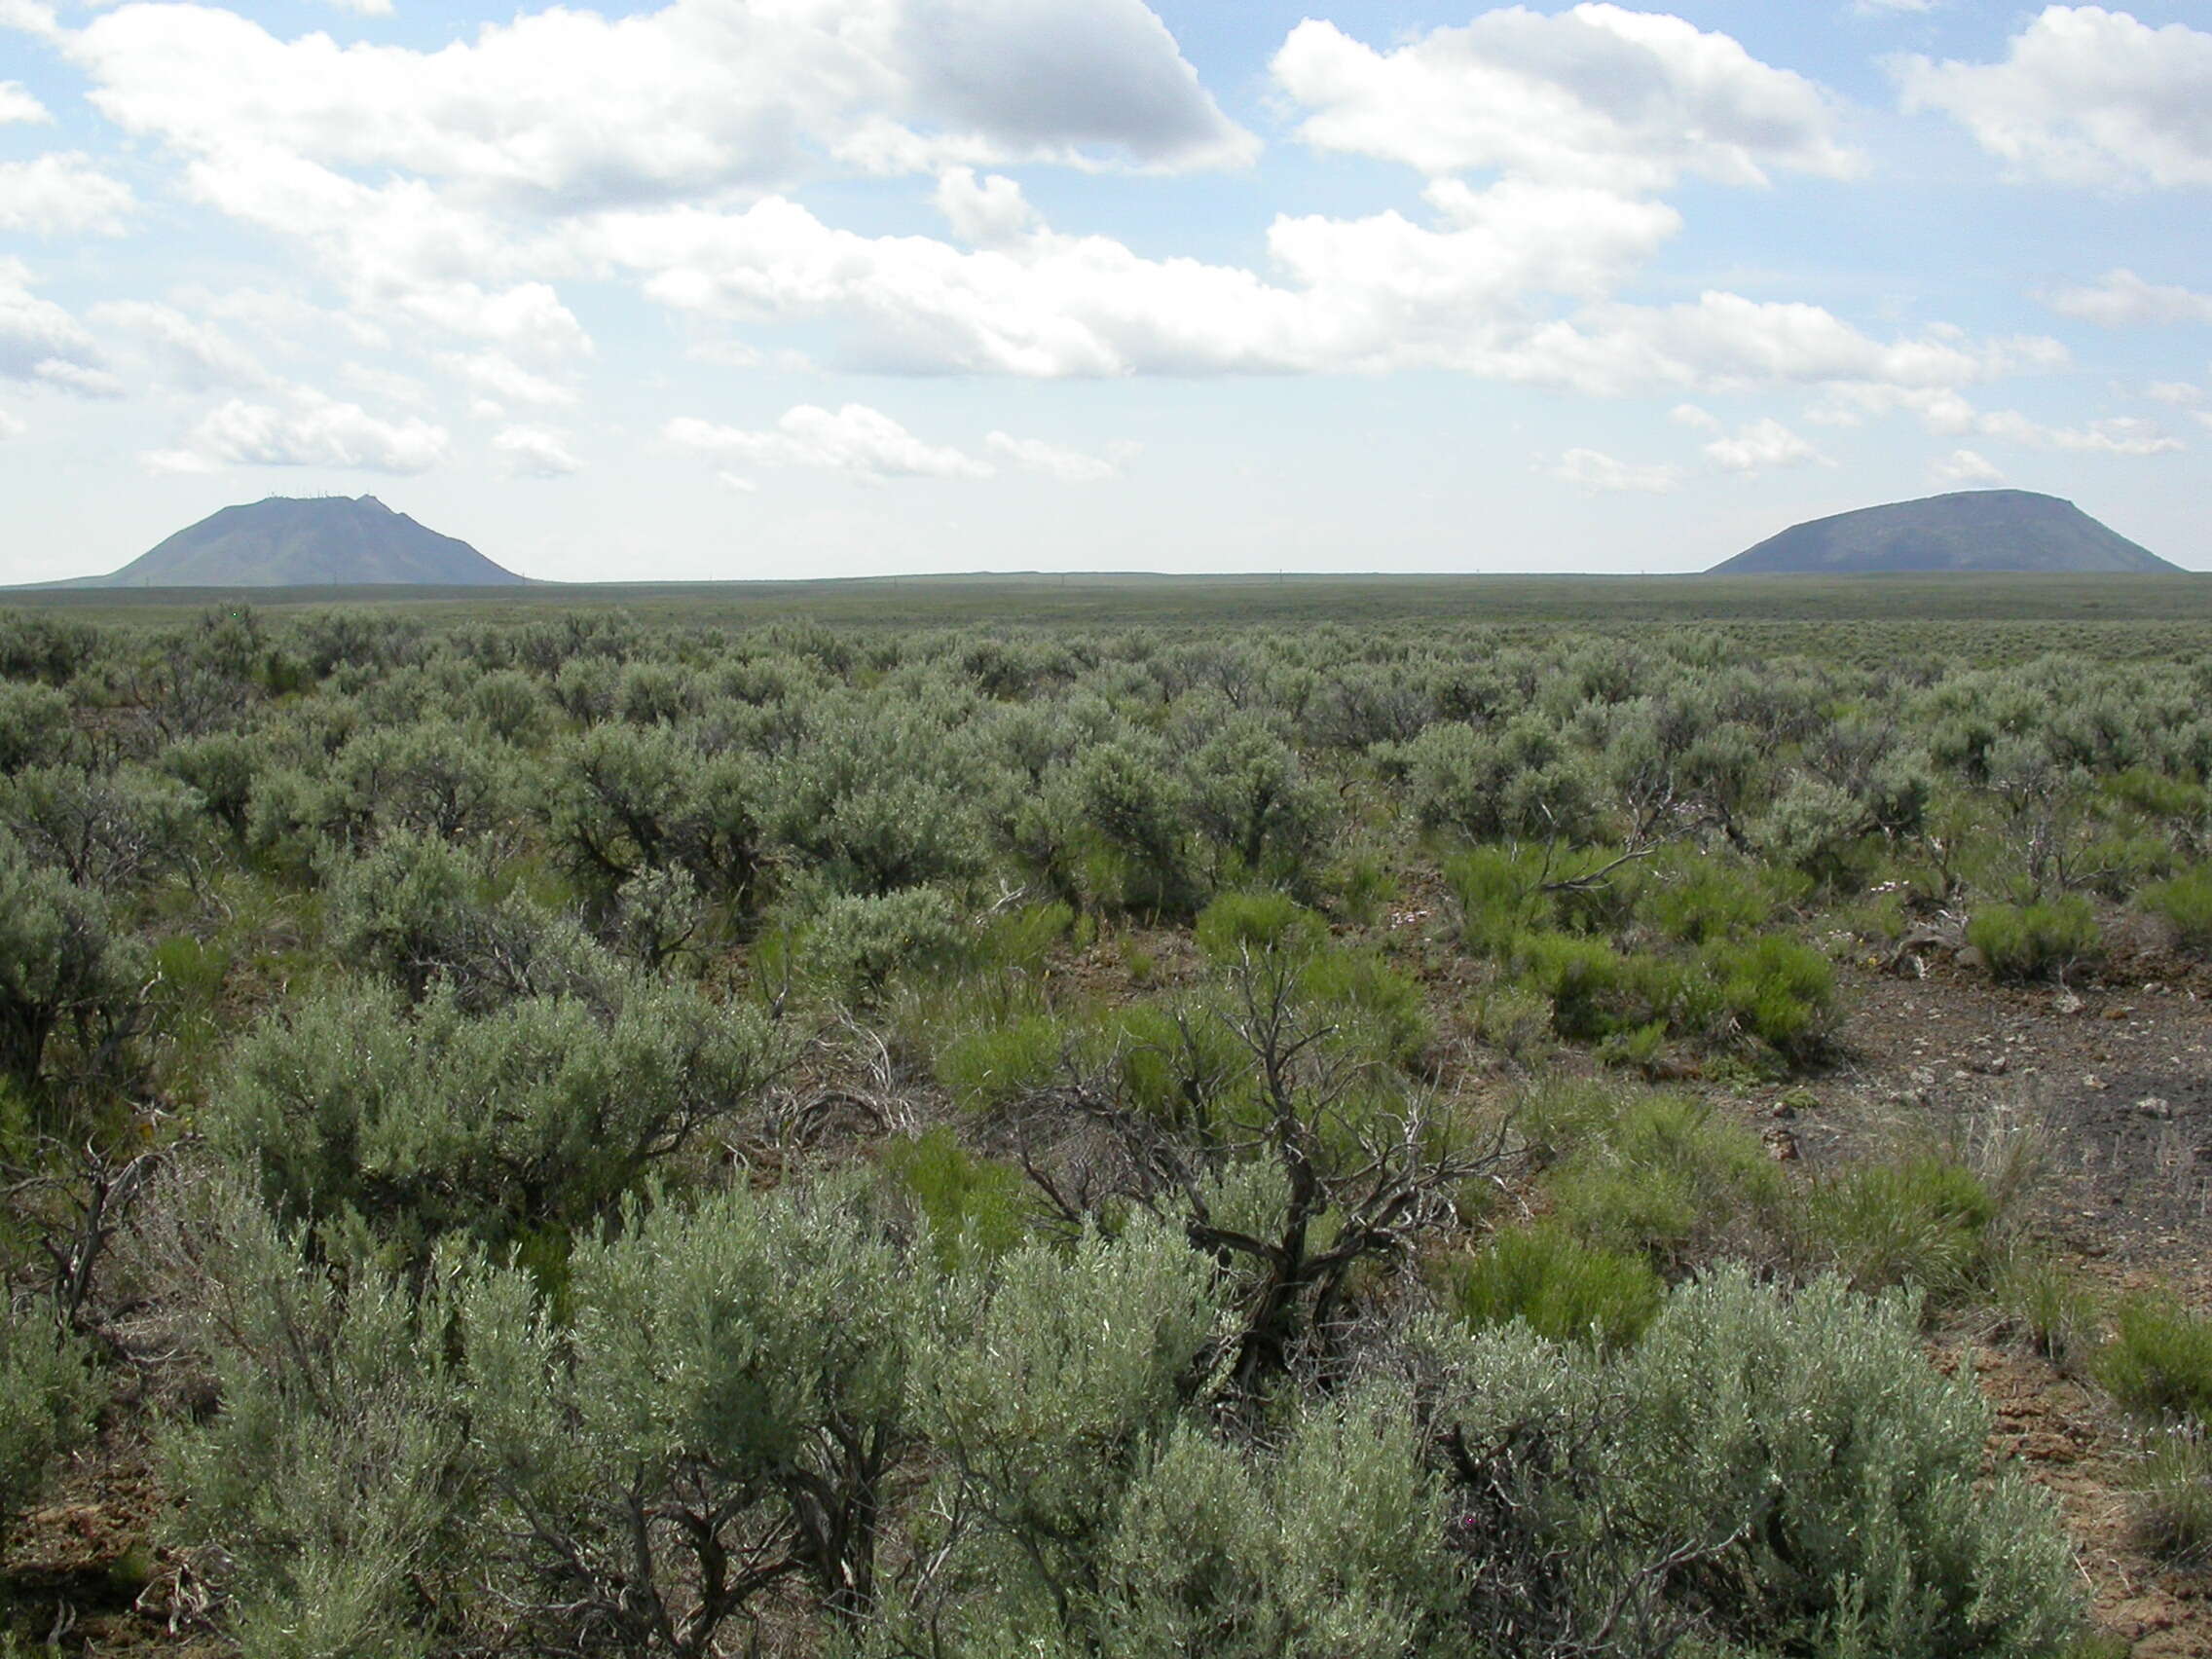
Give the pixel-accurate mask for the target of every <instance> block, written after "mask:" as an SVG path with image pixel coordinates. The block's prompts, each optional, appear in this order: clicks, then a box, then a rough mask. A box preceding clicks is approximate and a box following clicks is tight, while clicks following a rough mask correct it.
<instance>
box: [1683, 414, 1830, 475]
mask: <svg viewBox="0 0 2212 1659" xmlns="http://www.w3.org/2000/svg"><path fill="white" fill-rule="evenodd" d="M1705 453H1706V454H1707V455H1708V456H1709V457H1711V458H1712V460H1713V461H1714V463H1715V464H1717V465H1719V466H1721V467H1724V468H1726V469H1727V470H1728V471H1730V472H1771V471H1773V470H1775V469H1776V468H1777V467H1784V466H1803V465H1804V464H1805V463H1806V462H1807V461H1820V460H1822V459H1823V457H1822V455H1821V452H1820V451H1819V450H1818V449H1815V448H1814V447H1813V445H1812V444H1811V443H1809V442H1807V441H1806V440H1805V439H1804V438H1803V437H1801V436H1799V435H1798V434H1797V433H1795V432H1792V431H1791V430H1790V429H1789V428H1788V426H1785V425H1784V424H1782V423H1781V422H1780V421H1776V420H1772V419H1768V420H1763V421H1753V422H1751V424H1748V425H1744V426H1740V427H1738V428H1737V429H1736V432H1735V434H1734V435H1733V436H1730V437H1717V438H1714V440H1713V441H1712V442H1711V443H1709V444H1707V445H1706V446H1705Z"/></svg>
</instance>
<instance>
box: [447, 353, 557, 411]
mask: <svg viewBox="0 0 2212 1659" xmlns="http://www.w3.org/2000/svg"><path fill="white" fill-rule="evenodd" d="M438 363H439V366H440V367H442V368H444V369H445V370H446V371H447V372H448V373H450V374H453V375H456V376H458V377H460V378H461V380H462V381H464V382H466V383H467V384H468V385H470V386H472V387H476V388H477V389H478V390H480V391H483V392H486V393H488V394H490V395H491V396H493V397H496V398H505V399H506V400H507V401H508V402H510V403H529V404H535V405H536V406H538V407H539V408H546V409H559V408H569V407H571V406H573V405H574V404H576V403H577V402H579V401H581V394H580V393H579V392H577V390H576V389H575V388H574V387H570V386H564V385H563V384H562V383H561V382H559V381H556V380H549V379H547V378H546V377H545V376H544V375H538V374H533V373H531V371H530V370H528V369H526V368H524V367H523V366H522V365H521V364H520V363H518V362H516V361H515V360H514V359H513V358H512V357H509V356H507V355H505V354H504V353H503V352H499V351H475V352H468V353H463V352H459V351H449V352H446V353H444V354H443V355H441V356H440V357H439V358H438Z"/></svg>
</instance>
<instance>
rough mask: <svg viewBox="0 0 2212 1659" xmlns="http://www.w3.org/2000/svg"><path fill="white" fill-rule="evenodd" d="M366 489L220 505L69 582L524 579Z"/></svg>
mask: <svg viewBox="0 0 2212 1659" xmlns="http://www.w3.org/2000/svg"><path fill="white" fill-rule="evenodd" d="M528 580H529V578H528V577H526V576H518V575H516V574H515V573H514V571H509V570H505V569H503V568H502V567H500V566H498V565H495V564H493V563H492V561H491V560H489V559H487V558H485V557H484V555H483V554H481V553H479V552H477V551H476V549H475V548H473V547H471V546H469V544H468V543H467V542H465V541H461V540H457V539H456V538H455V537H453V536H450V535H439V534H438V533H437V532H436V531H434V530H425V529H424V527H423V526H422V525H419V524H417V523H416V522H415V521H414V520H413V519H411V518H409V517H408V516H407V515H406V514H405V513H395V512H393V511H392V510H391V509H390V508H389V507H387V506H386V505H385V504H384V503H383V502H382V501H380V500H378V499H377V498H375V497H374V496H362V497H359V498H355V499H349V498H346V497H344V496H322V497H314V498H306V499H301V498H293V497H287V496H272V497H270V498H269V499H267V500H265V501H255V502H253V503H252V504H251V505H248V506H240V507H225V508H224V509H223V510H222V511H221V512H219V513H214V514H212V515H210V516H209V517H207V518H203V519H202V520H201V521H200V522H199V523H198V524H196V525H193V526H191V527H190V528H188V529H185V530H180V531H178V532H177V533H176V534H175V535H172V536H170V537H169V538H168V539H167V540H166V541H164V542H163V543H162V544H161V545H160V546H158V547H156V548H154V549H153V550H151V551H150V552H147V553H144V554H141V555H140V556H139V557H137V558H136V559H133V560H131V562H130V563H129V564H128V565H126V566H124V567H123V569H122V570H120V571H115V572H114V573H113V574H110V575H105V576H87V577H85V578H83V579H82V580H80V581H74V582H70V583H67V584H66V585H67V586H70V587H93V588H122V587H133V588H135V587H157V588H165V587H222V588H237V587H332V586H336V587H372V586H384V585H391V584H399V583H406V584H408V585H411V586H418V587H512V586H516V585H518V584H520V583H523V582H526V581H528Z"/></svg>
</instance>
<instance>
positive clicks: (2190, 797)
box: [2103, 766, 2206, 819]
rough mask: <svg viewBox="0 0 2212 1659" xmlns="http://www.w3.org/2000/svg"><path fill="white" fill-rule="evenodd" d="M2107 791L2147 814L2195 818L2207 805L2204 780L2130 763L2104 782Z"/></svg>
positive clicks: (2151, 815)
mask: <svg viewBox="0 0 2212 1659" xmlns="http://www.w3.org/2000/svg"><path fill="white" fill-rule="evenodd" d="M2103 789H2104V792H2105V793H2107V794H2108V795H2110V796H2112V798H2113V799H2115V800H2117V801H2120V802H2122V803H2123V804H2125V805H2128V806H2131V807H2133V808H2134V809H2135V810H2136V811H2137V812H2140V813H2142V814H2143V815H2144V816H2145V817H2147V818H2179V819H2190V818H2196V817H2199V816H2201V815H2202V814H2203V812H2204V810H2205V806H2206V799H2205V791H2204V786H2203V785H2202V784H2193V783H2191V782H2189V781H2188V780H2187V779H2186V778H2176V777H2171V776H2169V775H2168V774H2166V773H2164V772H2157V771H2153V770H2152V769H2151V768H2150V767H2148V766H2130V767H2128V768H2127V770H2125V771H2124V772H2119V773H2116V774H2114V775H2113V776H2111V777H2109V778H2106V779H2105V780H2104V782H2103Z"/></svg>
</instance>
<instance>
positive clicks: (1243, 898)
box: [1192, 893, 1328, 962]
mask: <svg viewBox="0 0 2212 1659" xmlns="http://www.w3.org/2000/svg"><path fill="white" fill-rule="evenodd" d="M1192 931H1193V933H1194V934H1195V936H1196V938H1197V939H1198V948H1199V949H1200V950H1201V951H1203V952H1204V953H1205V955H1206V957H1207V958H1208V960H1210V961H1214V962H1235V961H1236V960H1237V959H1238V958H1239V957H1241V956H1242V955H1244V954H1245V953H1246V952H1247V951H1251V952H1259V951H1267V950H1291V951H1297V952H1300V953H1304V952H1307V951H1311V950H1315V949H1318V948H1319V947H1320V945H1321V944H1322V942H1323V941H1324V940H1326V939H1327V937H1328V927H1327V924H1326V923H1324V922H1323V921H1322V920H1321V918H1320V917H1319V916H1317V915H1315V914H1314V913H1313V912H1312V911H1311V910H1309V909H1307V908H1306V907H1305V906H1304V905H1303V904H1301V903H1298V902H1297V901H1296V900H1294V899H1292V898H1291V897H1290V896H1289V895H1288V894H1286V893H1224V894H1222V895H1220V896H1219V897H1218V898H1216V899H1215V900H1214V901H1213V902H1212V903H1209V904H1207V905H1206V907H1205V908H1204V909H1202V910H1200V911H1199V912H1198V921H1197V922H1196V923H1195V924H1193V930H1192Z"/></svg>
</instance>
